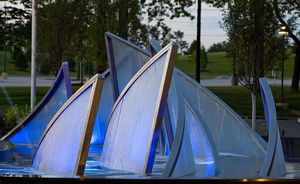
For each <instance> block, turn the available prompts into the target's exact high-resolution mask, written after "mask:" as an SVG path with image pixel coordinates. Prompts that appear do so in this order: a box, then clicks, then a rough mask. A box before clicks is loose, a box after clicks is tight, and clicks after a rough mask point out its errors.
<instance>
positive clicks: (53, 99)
mask: <svg viewBox="0 0 300 184" xmlns="http://www.w3.org/2000/svg"><path fill="white" fill-rule="evenodd" d="M71 96H72V87H71V81H70V75H69V68H68V63H67V62H64V63H62V66H61V68H60V70H59V73H58V75H57V78H56V80H55V82H54V83H53V85H52V87H51V88H50V90H49V91H48V93H47V94H46V95H45V96H44V98H43V99H42V100H41V101H40V103H39V104H38V105H37V106H36V107H35V108H34V109H33V110H32V112H31V113H30V114H29V115H28V116H27V117H26V118H25V119H24V120H23V121H22V122H21V123H19V124H18V125H17V126H15V127H14V128H13V129H12V130H11V131H9V132H8V133H7V134H6V135H5V136H3V137H2V138H1V141H3V140H5V141H9V142H12V143H15V144H38V142H39V140H40V138H41V136H42V135H43V132H44V130H45V128H46V127H47V125H48V123H49V122H50V120H51V119H52V117H53V116H54V115H55V113H56V112H57V111H58V110H59V109H60V107H61V106H62V105H63V104H64V103H65V102H66V101H67V100H68V98H70V97H71Z"/></svg>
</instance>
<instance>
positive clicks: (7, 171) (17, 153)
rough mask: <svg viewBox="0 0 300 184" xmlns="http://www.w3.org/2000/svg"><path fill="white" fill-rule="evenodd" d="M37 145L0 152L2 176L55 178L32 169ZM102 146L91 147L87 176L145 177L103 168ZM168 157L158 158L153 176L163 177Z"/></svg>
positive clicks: (0, 173) (19, 146)
mask: <svg viewBox="0 0 300 184" xmlns="http://www.w3.org/2000/svg"><path fill="white" fill-rule="evenodd" d="M35 150H36V146H35V145H16V146H15V147H14V148H11V149H7V150H4V151H0V175H2V176H35V177H53V176H50V175H47V174H46V173H42V172H38V171H36V170H34V169H33V168H32V162H33V157H34V152H35ZM101 152H102V146H91V147H90V150H89V154H88V158H87V163H86V168H85V174H84V175H85V176H88V177H105V178H114V177H118V178H123V177H130V178H136V177H137V178H138V177H145V176H141V175H137V174H134V173H131V172H126V171H119V170H112V169H107V168H104V167H101V166H100V165H101V164H100V163H99V160H100V154H101ZM166 161H167V157H163V156H156V159H155V165H154V168H153V176H155V175H161V173H162V171H163V168H164V166H165V164H166Z"/></svg>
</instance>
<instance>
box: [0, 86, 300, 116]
mask: <svg viewBox="0 0 300 184" xmlns="http://www.w3.org/2000/svg"><path fill="white" fill-rule="evenodd" d="M78 88H79V86H75V87H73V91H74V92H75V91H76V90H77V89H78ZM271 88H272V92H273V95H274V98H275V102H279V100H280V87H279V86H272V87H271ZM1 89H2V90H0V101H1V102H4V103H0V111H5V110H6V109H7V108H8V107H9V103H8V102H7V98H6V96H5V95H4V94H3V88H1ZM48 89H49V87H38V88H37V95H36V97H37V102H38V101H40V100H41V99H42V98H43V96H44V95H45V94H46V93H47V91H48ZM208 89H209V90H211V91H212V92H213V93H214V94H216V95H217V96H218V97H219V98H220V99H222V100H223V101H224V102H225V103H227V104H228V105H229V106H230V107H231V108H232V109H233V110H234V111H236V112H237V113H238V114H239V115H242V116H251V109H252V107H251V94H250V91H249V90H247V89H246V88H244V87H241V86H230V87H208ZM5 90H6V91H7V93H8V94H9V96H10V99H11V101H12V103H13V104H17V105H18V106H20V107H25V105H26V104H28V105H29V103H30V87H5ZM284 94H285V96H284V101H285V102H287V103H288V104H289V108H288V109H287V110H285V109H282V108H278V107H277V115H278V116H281V117H296V116H300V103H299V99H300V94H299V93H291V92H290V87H288V86H285V88H284ZM257 115H258V116H264V110H263V105H262V100H261V96H260V92H259V93H258V99H257Z"/></svg>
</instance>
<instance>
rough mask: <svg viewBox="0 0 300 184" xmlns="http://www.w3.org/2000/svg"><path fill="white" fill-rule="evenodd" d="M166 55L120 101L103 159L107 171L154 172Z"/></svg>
mask: <svg viewBox="0 0 300 184" xmlns="http://www.w3.org/2000/svg"><path fill="white" fill-rule="evenodd" d="M167 51H168V50H166V51H165V52H162V53H161V55H160V57H159V58H157V59H155V60H153V61H152V62H151V63H147V68H145V67H146V66H145V67H144V68H142V69H141V70H140V71H139V72H140V73H138V74H137V75H136V76H134V79H133V80H132V81H131V83H130V84H128V85H127V86H126V88H125V90H124V91H123V92H122V94H121V95H120V97H119V98H118V100H117V102H116V104H115V106H114V109H113V111H112V113H111V116H110V119H109V122H108V128H107V133H106V137H105V143H104V146H103V152H102V155H101V159H100V161H101V164H103V166H104V167H108V168H113V169H118V170H127V171H132V172H136V173H145V172H146V170H148V169H150V172H151V169H152V166H153V165H151V164H153V161H154V156H155V151H153V150H155V147H156V145H157V141H158V139H157V138H158V134H159V131H157V132H156V131H155V132H152V131H153V128H154V127H155V126H157V125H155V124H154V123H156V119H157V118H158V117H155V114H156V112H155V111H156V110H157V108H158V107H157V105H158V104H160V103H161V102H160V101H158V100H159V94H160V91H161V90H162V89H161V88H162V84H163V81H164V80H165V79H164V78H163V71H164V70H166V68H165V64H166V62H169V61H166V60H167V53H168V52H167ZM172 62H174V61H172ZM165 85H167V84H165ZM141 89H142V90H141ZM158 115H159V116H162V115H163V113H162V112H160V113H158ZM152 133H154V134H152ZM152 138H153V140H152ZM148 172H149V171H148Z"/></svg>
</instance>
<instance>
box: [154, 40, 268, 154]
mask: <svg viewBox="0 0 300 184" xmlns="http://www.w3.org/2000/svg"><path fill="white" fill-rule="evenodd" d="M150 47H152V50H156V51H157V50H159V49H160V48H159V44H158V42H157V41H156V40H154V39H152V40H151V41H150ZM174 75H178V76H179V77H180V78H181V80H182V85H181V87H182V88H183V89H185V90H184V93H183V98H184V99H185V100H186V101H187V103H188V104H189V105H190V106H191V107H192V109H193V110H194V112H195V113H197V114H198V115H199V116H201V117H202V119H203V120H204V121H205V122H206V123H207V127H208V129H209V130H210V132H211V134H212V137H213V139H214V142H215V144H216V147H217V150H218V152H219V153H222V152H223V153H232V154H236V155H246V156H254V157H257V158H259V157H264V155H265V153H266V151H265V150H266V142H265V141H264V140H263V139H262V138H261V137H260V136H259V135H258V134H257V133H256V132H255V131H253V130H252V129H251V128H250V127H249V126H248V124H247V123H246V122H245V121H244V120H243V119H242V118H241V117H240V116H239V115H238V114H237V113H235V112H234V111H233V110H232V109H231V108H230V107H229V106H228V105H226V104H225V103H224V102H223V101H222V100H221V99H219V98H218V97H217V96H215V95H214V94H213V93H211V92H210V91H209V90H208V89H206V88H205V87H204V86H202V85H201V84H200V83H198V82H196V81H195V80H194V79H192V78H191V77H189V76H188V75H186V74H185V73H184V72H182V71H181V70H179V69H177V68H176V67H175V69H174V73H173V78H172V82H173V81H174V82H176V80H174ZM175 85H176V84H175ZM170 96H171V95H170ZM170 96H169V97H170ZM174 103H176V99H175V98H173V99H172V100H169V99H168V107H169V109H170V111H171V112H172V109H176V108H177V105H176V104H174ZM170 115H171V116H172V117H176V116H174V115H173V114H172V113H170ZM171 122H172V126H174V125H175V126H176V124H174V122H176V121H175V120H173V121H171ZM229 135H231V136H229ZM244 145H248V146H247V147H245V146H244Z"/></svg>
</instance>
